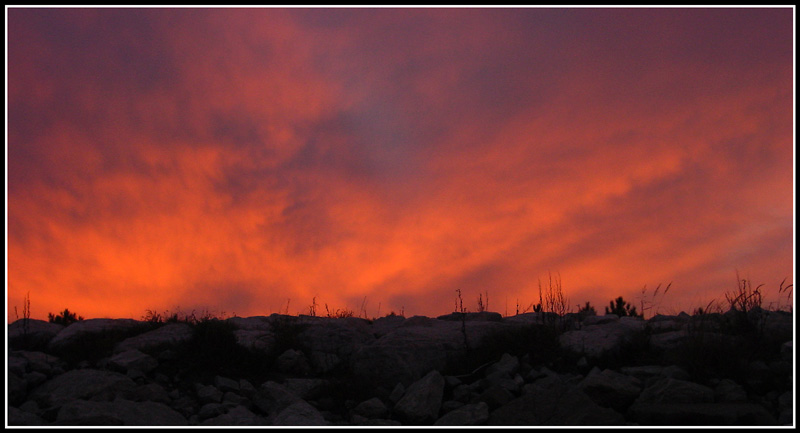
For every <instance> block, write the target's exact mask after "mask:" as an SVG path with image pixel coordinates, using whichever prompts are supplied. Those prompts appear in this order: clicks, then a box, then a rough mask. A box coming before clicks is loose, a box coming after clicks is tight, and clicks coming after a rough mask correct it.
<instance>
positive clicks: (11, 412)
mask: <svg viewBox="0 0 800 433" xmlns="http://www.w3.org/2000/svg"><path fill="white" fill-rule="evenodd" d="M7 408H8V421H7V422H8V425H9V426H43V425H47V424H48V422H47V421H46V420H45V419H44V418H42V417H40V416H39V415H36V414H33V413H30V412H26V411H24V410H22V409H18V408H16V407H14V406H8V407H7Z"/></svg>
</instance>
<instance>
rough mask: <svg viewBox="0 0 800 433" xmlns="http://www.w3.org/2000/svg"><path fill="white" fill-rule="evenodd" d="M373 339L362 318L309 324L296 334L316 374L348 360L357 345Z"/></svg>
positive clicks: (360, 345) (369, 342)
mask: <svg viewBox="0 0 800 433" xmlns="http://www.w3.org/2000/svg"><path fill="white" fill-rule="evenodd" d="M348 319H350V318H348ZM374 341H375V337H374V336H373V335H372V332H371V329H370V327H369V326H368V325H367V324H366V322H364V321H363V320H362V319H356V320H355V321H352V320H343V321H335V322H333V323H328V324H325V325H311V326H308V327H307V328H305V329H304V330H303V331H302V332H300V334H299V335H298V342H299V344H300V347H301V348H302V349H303V350H304V351H305V352H306V353H308V354H309V358H310V361H311V367H312V368H313V369H314V370H315V371H317V372H319V373H327V372H329V371H332V370H333V369H335V368H336V367H338V366H339V365H340V364H341V363H349V362H350V359H351V357H352V355H353V353H354V352H355V351H356V350H357V349H358V348H359V347H362V346H364V345H368V344H371V343H373V342H374Z"/></svg>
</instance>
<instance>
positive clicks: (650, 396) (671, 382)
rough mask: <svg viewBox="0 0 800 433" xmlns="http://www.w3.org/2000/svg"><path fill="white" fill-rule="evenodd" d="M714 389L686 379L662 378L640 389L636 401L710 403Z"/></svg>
mask: <svg viewBox="0 0 800 433" xmlns="http://www.w3.org/2000/svg"><path fill="white" fill-rule="evenodd" d="M713 401H714V390H712V389H711V388H709V387H707V386H704V385H700V384H697V383H694V382H689V381H686V380H678V379H672V378H663V379H660V380H658V381H657V382H656V383H654V384H653V385H651V386H649V387H647V388H645V389H644V390H642V392H641V394H639V397H638V398H637V399H636V403H712V402H713Z"/></svg>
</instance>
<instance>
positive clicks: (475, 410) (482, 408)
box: [433, 402, 489, 426]
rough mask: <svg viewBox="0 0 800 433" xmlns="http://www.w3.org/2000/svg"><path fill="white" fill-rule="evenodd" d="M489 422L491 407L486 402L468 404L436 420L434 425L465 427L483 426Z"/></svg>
mask: <svg viewBox="0 0 800 433" xmlns="http://www.w3.org/2000/svg"><path fill="white" fill-rule="evenodd" d="M488 420H489V405H488V404H486V403H485V402H480V403H475V404H467V405H464V406H461V407H459V408H458V409H454V410H452V411H450V412H448V413H446V414H445V415H444V416H442V417H441V418H439V419H438V420H436V422H435V423H433V425H438V426H450V425H453V426H463V425H483V424H485V423H486V421H488Z"/></svg>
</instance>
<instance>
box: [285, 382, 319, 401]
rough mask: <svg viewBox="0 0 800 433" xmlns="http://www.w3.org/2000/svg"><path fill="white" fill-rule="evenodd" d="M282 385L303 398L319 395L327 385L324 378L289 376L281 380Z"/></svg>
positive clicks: (312, 397)
mask: <svg viewBox="0 0 800 433" xmlns="http://www.w3.org/2000/svg"><path fill="white" fill-rule="evenodd" d="M283 385H284V387H286V389H287V390H288V391H289V392H291V393H292V394H294V395H296V396H297V397H299V398H301V399H303V400H310V399H314V398H317V397H319V396H320V394H321V393H322V392H323V391H324V390H325V388H326V387H327V386H328V381H327V380H325V379H314V378H291V379H286V380H285V381H284V382H283Z"/></svg>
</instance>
